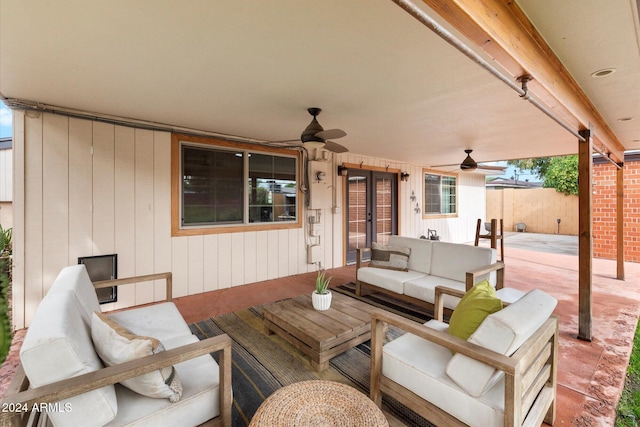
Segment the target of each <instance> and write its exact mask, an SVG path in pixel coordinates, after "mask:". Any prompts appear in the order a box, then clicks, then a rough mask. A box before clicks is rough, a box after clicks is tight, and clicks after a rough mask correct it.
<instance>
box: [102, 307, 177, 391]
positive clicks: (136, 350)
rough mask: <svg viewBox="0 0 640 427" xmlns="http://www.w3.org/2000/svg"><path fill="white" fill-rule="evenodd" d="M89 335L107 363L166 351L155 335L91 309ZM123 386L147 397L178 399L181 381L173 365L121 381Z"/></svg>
mask: <svg viewBox="0 0 640 427" xmlns="http://www.w3.org/2000/svg"><path fill="white" fill-rule="evenodd" d="M91 337H92V339H93V343H94V345H95V348H96V351H97V353H98V355H99V356H100V358H101V359H102V361H103V362H104V363H105V364H106V365H107V366H113V365H118V364H120V363H124V362H128V361H131V360H135V359H139V358H141V357H144V356H150V355H152V354H155V353H159V352H162V351H164V350H165V348H164V346H163V345H162V343H161V342H160V341H159V340H157V339H156V338H151V337H143V336H139V335H134V334H132V333H131V332H129V331H128V330H127V329H126V328H124V327H123V326H121V325H119V324H118V323H117V322H115V321H114V320H113V319H110V318H108V317H107V316H105V315H103V314H102V313H98V312H94V313H93V318H92V322H91ZM122 385H123V386H125V387H127V388H129V389H131V390H133V391H135V392H136V393H140V394H142V395H144V396H148V397H156V398H168V399H169V401H171V402H172V403H173V402H177V401H178V400H180V397H181V396H182V384H181V382H180V379H179V378H178V375H177V373H176V370H175V368H174V367H173V366H168V367H166V368H162V369H160V370H157V371H153V372H148V373H146V374H143V375H140V376H137V377H135V378H131V379H128V380H125V381H122Z"/></svg>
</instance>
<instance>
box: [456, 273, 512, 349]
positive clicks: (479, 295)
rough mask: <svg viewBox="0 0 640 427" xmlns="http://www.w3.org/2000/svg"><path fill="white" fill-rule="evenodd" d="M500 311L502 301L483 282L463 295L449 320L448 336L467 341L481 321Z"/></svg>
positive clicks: (491, 287) (489, 285)
mask: <svg viewBox="0 0 640 427" xmlns="http://www.w3.org/2000/svg"><path fill="white" fill-rule="evenodd" d="M501 309H502V301H500V299H499V298H498V297H497V296H496V291H495V289H493V286H491V284H490V283H489V282H488V281H486V280H483V281H482V282H479V283H477V284H475V285H474V286H473V288H471V289H470V290H469V291H468V292H467V293H465V294H464V296H463V297H462V299H461V300H460V303H458V306H457V307H456V309H455V310H454V311H453V314H452V315H451V319H450V320H449V334H451V335H453V336H454V337H458V338H460V339H463V340H467V339H468V338H469V337H470V336H471V334H473V333H474V332H475V331H476V329H478V326H480V324H481V323H482V321H483V320H484V319H485V318H486V317H487V316H488V315H490V314H493V313H495V312H496V311H498V310H501Z"/></svg>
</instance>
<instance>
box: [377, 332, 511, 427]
mask: <svg viewBox="0 0 640 427" xmlns="http://www.w3.org/2000/svg"><path fill="white" fill-rule="evenodd" d="M425 326H427V327H429V328H432V329H436V330H438V331H442V332H446V331H447V324H446V323H442V322H438V321H437V320H430V321H428V322H427V323H425ZM382 351H383V363H382V375H383V376H385V377H387V378H389V379H391V380H392V381H394V382H396V383H398V384H400V385H401V386H403V387H405V388H407V389H409V390H411V391H412V392H413V393H415V394H416V395H418V396H420V397H421V398H423V399H425V400H427V401H429V402H431V403H432V404H434V405H435V406H437V407H439V408H441V409H443V410H444V411H446V412H449V413H451V414H456V417H457V418H458V419H460V420H461V421H463V422H464V423H466V424H468V425H477V426H500V425H503V415H502V413H503V411H504V384H503V383H500V384H497V385H496V387H494V388H492V389H491V390H490V391H489V392H488V393H485V395H484V396H482V397H481V398H479V399H474V398H471V397H470V396H469V395H468V394H467V393H466V392H465V391H464V390H462V389H461V388H460V387H458V386H457V385H456V383H454V382H453V381H452V380H451V378H449V376H448V375H447V374H446V368H447V364H448V363H449V361H450V360H451V358H452V355H451V351H450V350H449V349H448V348H446V347H443V346H440V345H438V344H435V343H433V342H431V341H428V340H425V339H422V338H420V337H418V336H416V335H413V334H404V335H402V336H401V337H399V338H396V339H394V340H393V341H391V342H389V343H388V344H385V345H384V347H383V350H382ZM427 355H428V357H427ZM405 404H406V403H405Z"/></svg>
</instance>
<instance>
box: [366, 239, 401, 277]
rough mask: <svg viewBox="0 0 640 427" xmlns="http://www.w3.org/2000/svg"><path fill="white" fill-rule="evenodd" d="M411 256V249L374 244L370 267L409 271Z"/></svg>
mask: <svg viewBox="0 0 640 427" xmlns="http://www.w3.org/2000/svg"><path fill="white" fill-rule="evenodd" d="M410 254H411V249H410V248H405V247H400V246H384V245H379V244H377V243H375V242H374V243H372V244H371V263H370V264H369V267H377V268H388V269H390V270H400V271H407V270H408V268H407V265H408V263H409V255H410Z"/></svg>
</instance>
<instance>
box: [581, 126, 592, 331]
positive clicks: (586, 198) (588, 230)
mask: <svg viewBox="0 0 640 427" xmlns="http://www.w3.org/2000/svg"><path fill="white" fill-rule="evenodd" d="M580 135H581V136H582V137H583V138H585V141H579V142H578V338H579V339H581V340H585V341H591V338H592V336H591V322H592V316H591V314H592V313H591V311H592V310H591V308H592V306H591V300H592V278H593V271H592V259H593V226H592V224H593V214H592V212H593V210H592V204H593V203H592V201H593V194H592V176H593V174H592V170H593V160H592V156H591V153H593V139H592V138H591V132H590V131H588V130H582V131H580Z"/></svg>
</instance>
